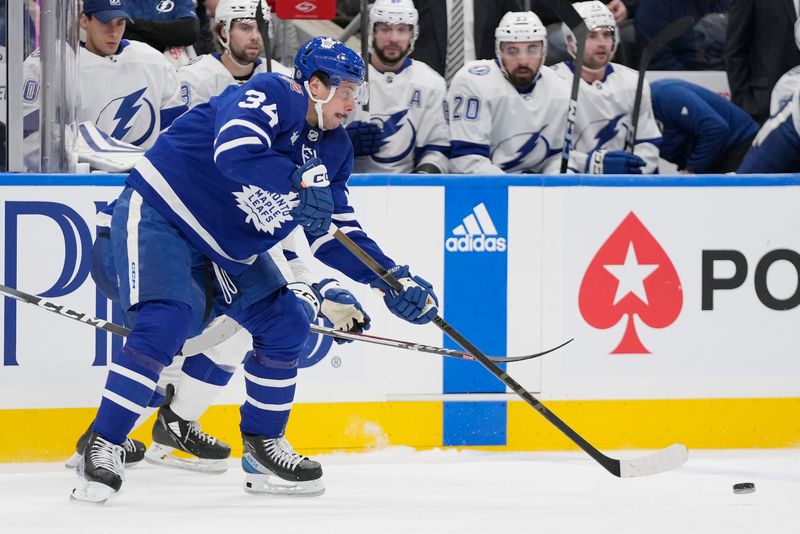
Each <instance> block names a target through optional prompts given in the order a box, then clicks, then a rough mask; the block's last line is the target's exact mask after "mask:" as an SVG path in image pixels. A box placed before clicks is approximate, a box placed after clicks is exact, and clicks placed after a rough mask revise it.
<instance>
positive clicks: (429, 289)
mask: <svg viewBox="0 0 800 534" xmlns="http://www.w3.org/2000/svg"><path fill="white" fill-rule="evenodd" d="M389 272H390V273H392V275H394V277H395V278H397V279H398V280H399V281H400V283H401V284H403V287H404V289H403V291H401V292H397V291H395V290H394V289H392V288H391V287H389V284H387V283H386V282H384V281H383V280H377V281H375V282H372V283H371V284H370V285H371V286H372V287H374V288H375V289H377V290H379V291H381V292H382V293H383V302H384V303H385V304H386V307H387V308H389V311H390V312H392V313H393V314H395V315H397V316H398V317H400V318H401V319H404V320H406V321H408V322H410V323H414V324H425V323H428V322H430V321H431V320H432V319H433V318H434V317H436V314H438V313H439V308H438V306H439V299H437V298H436V294H435V293H434V292H433V286H432V285H430V284H429V283H428V282H426V281H425V280H424V279H423V278H421V277H419V276H413V275H412V274H411V272H410V271H409V269H408V265H398V266H395V267H393V268H392V269H389Z"/></svg>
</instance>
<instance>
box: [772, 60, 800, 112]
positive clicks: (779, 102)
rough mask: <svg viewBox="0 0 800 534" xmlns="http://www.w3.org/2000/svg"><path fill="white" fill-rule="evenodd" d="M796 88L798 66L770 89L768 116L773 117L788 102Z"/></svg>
mask: <svg viewBox="0 0 800 534" xmlns="http://www.w3.org/2000/svg"><path fill="white" fill-rule="evenodd" d="M798 87H800V65H798V66H797V67H794V68H793V69H791V70H789V71H788V72H787V73H786V74H784V75H783V76H781V77H780V79H779V80H778V83H776V84H775V87H773V88H772V97H771V98H770V101H769V114H770V115H775V114H776V113H777V112H778V110H780V109H781V107H782V106H783V105H784V104H786V103H787V102H789V101H790V100H791V99H792V95H794V93H795V91H797V88H798Z"/></svg>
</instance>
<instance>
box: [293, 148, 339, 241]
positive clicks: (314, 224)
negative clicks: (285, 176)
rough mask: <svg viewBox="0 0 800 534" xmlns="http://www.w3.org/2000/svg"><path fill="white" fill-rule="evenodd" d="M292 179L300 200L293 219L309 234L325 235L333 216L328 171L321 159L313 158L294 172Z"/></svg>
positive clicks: (294, 209) (294, 210)
mask: <svg viewBox="0 0 800 534" xmlns="http://www.w3.org/2000/svg"><path fill="white" fill-rule="evenodd" d="M291 179H292V185H293V186H294V189H295V191H297V200H298V204H297V205H296V206H295V207H294V208H293V209H292V212H291V213H292V218H293V219H294V220H295V221H296V222H297V223H298V224H299V225H301V226H303V227H304V228H305V229H306V231H307V232H308V233H309V234H311V235H322V234H324V233H325V232H327V231H328V228H329V227H330V225H331V215H333V195H332V194H331V190H330V187H329V186H330V182H329V181H328V169H327V168H326V167H325V165H324V164H323V163H322V160H320V159H319V158H311V159H309V160H308V161H306V162H305V163H304V164H303V165H301V166H300V167H298V168H297V170H296V171H294V173H293V174H292V177H291Z"/></svg>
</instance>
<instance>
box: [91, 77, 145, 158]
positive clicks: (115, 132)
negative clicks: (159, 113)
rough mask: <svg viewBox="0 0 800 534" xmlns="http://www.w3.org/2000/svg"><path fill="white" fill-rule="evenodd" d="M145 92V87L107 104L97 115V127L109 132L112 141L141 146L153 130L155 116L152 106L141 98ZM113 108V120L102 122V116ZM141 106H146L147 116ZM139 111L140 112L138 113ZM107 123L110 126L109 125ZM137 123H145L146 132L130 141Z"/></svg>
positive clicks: (139, 129)
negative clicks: (116, 140) (117, 140)
mask: <svg viewBox="0 0 800 534" xmlns="http://www.w3.org/2000/svg"><path fill="white" fill-rule="evenodd" d="M146 90H147V88H146V87H142V88H141V89H139V90H137V91H134V92H132V93H131V94H129V95H127V96H123V97H120V98H116V99H114V100H112V101H111V102H109V103H108V105H107V106H106V107H105V108H104V109H103V110H102V111H101V112H100V114H99V115H98V118H97V124H98V126H100V127H101V128H107V129H108V130H111V137H113V138H114V139H119V140H121V141H127V142H128V143H132V144H134V145H141V144H142V143H144V142H145V141H147V140H148V139H149V138H150V136H151V135H152V133H153V130H154V129H155V122H156V115H155V109H154V108H153V105H152V104H151V103H150V102H149V101H148V100H147V99H146V98H143V95H144V92H145V91H146ZM115 106H116V111H115V112H114V116H113V118H112V119H111V120H109V119H108V118H106V119H105V121H104V120H103V115H104V114H105V113H106V111H108V112H109V114H110V112H111V110H112V109H114V107H115ZM143 106H147V111H149V114H148V113H147V111H144V110H142V107H143ZM140 110H142V111H141V112H140ZM106 117H107V115H106ZM109 122H110V123H111V124H109ZM104 123H105V124H104ZM137 123H139V124H145V123H147V127H146V131H145V132H144V135H141V136H139V137H138V138H137V139H131V138H130V133H131V130H132V129H134V128H135V127H136V126H137ZM112 128H113V129H112ZM108 130H106V131H108ZM137 131H141V126H140V127H139V128H137Z"/></svg>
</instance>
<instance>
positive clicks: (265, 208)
mask: <svg viewBox="0 0 800 534" xmlns="http://www.w3.org/2000/svg"><path fill="white" fill-rule="evenodd" d="M233 196H234V197H235V198H236V202H237V205H238V206H239V209H241V210H242V211H243V212H245V213H246V214H247V216H246V217H245V220H244V221H245V222H246V223H253V226H255V227H256V230H258V231H260V232H264V233H266V234H274V233H275V230H277V229H278V228H280V227H281V225H283V223H285V222H287V221H291V220H292V216H291V215H290V211H291V210H292V208H293V207H294V200H295V199H296V198H297V193H289V194H288V195H281V194H280V193H273V192H271V191H264V190H263V189H261V188H260V187H256V186H254V185H245V186H243V187H242V191H241V192H237V191H234V192H233Z"/></svg>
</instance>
